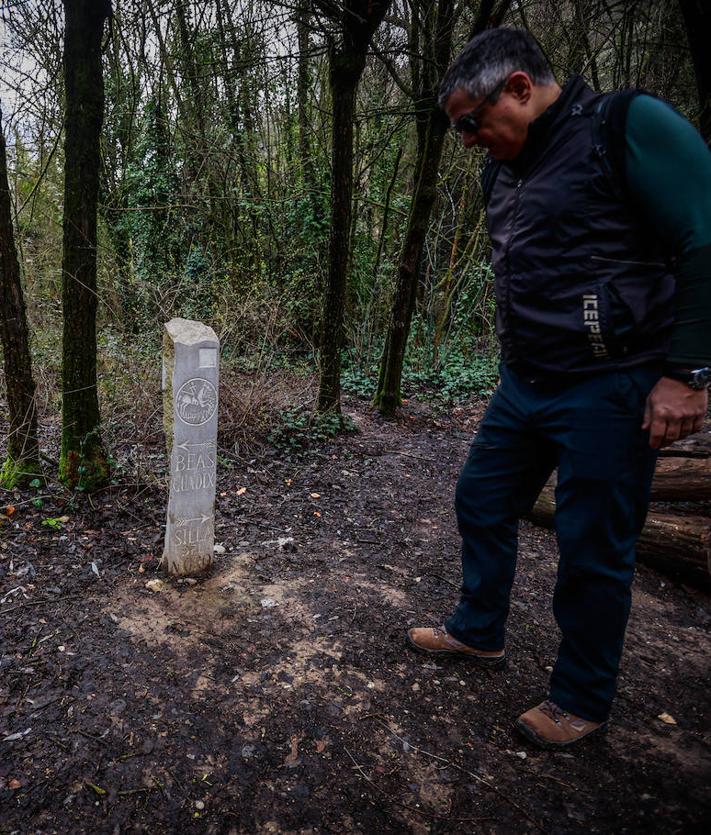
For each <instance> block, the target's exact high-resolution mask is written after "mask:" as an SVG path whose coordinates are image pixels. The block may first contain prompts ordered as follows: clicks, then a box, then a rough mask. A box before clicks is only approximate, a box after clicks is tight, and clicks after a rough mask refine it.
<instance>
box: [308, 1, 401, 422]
mask: <svg viewBox="0 0 711 835" xmlns="http://www.w3.org/2000/svg"><path fill="white" fill-rule="evenodd" d="M389 5H390V2H389V0H346V2H344V3H343V4H342V6H341V12H340V29H341V31H340V33H339V36H340V42H339V43H338V44H337V45H336V44H333V45H332V47H331V50H330V56H329V58H330V62H329V83H330V89H331V100H332V103H333V123H332V128H331V166H332V172H331V232H330V238H329V252H328V280H327V285H326V291H325V294H324V305H323V322H322V328H321V331H322V336H321V352H320V358H321V372H320V379H319V392H318V400H317V403H316V412H317V413H319V414H323V413H326V412H333V413H336V414H340V411H341V348H342V345H343V313H344V309H345V299H346V286H347V278H348V266H349V265H348V253H349V252H350V229H351V216H352V197H353V117H354V113H355V99H356V92H357V90H358V83H359V81H360V78H361V75H362V74H363V70H364V69H365V60H366V56H367V52H368V47H369V45H370V41H371V38H372V37H373V34H374V33H375V30H376V29H377V28H378V26H379V24H380V22H381V21H382V19H383V17H384V16H385V12H386V11H387V8H388V6H389Z"/></svg>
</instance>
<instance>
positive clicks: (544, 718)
mask: <svg viewBox="0 0 711 835" xmlns="http://www.w3.org/2000/svg"><path fill="white" fill-rule="evenodd" d="M606 727H607V722H591V721H590V720H589V719H581V718H580V717H579V716H574V715H573V714H572V713H567V712H566V711H565V710H563V709H562V708H560V707H558V705H557V704H555V703H554V702H551V701H550V700H546V701H545V702H541V704H539V705H538V707H532V708H531V709H530V710H527V711H526V713H524V714H523V715H522V716H519V718H518V720H517V721H516V730H517V731H520V733H522V734H523V735H524V736H525V737H526V738H527V739H530V740H531V742H533V743H535V744H536V745H538V746H539V747H541V748H562V747H565V746H566V745H574V744H575V743H576V742H579V741H580V740H581V739H584V738H585V737H586V736H590V734H594V733H597V732H599V731H603V730H605V728H606Z"/></svg>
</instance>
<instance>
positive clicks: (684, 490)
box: [652, 456, 711, 502]
mask: <svg viewBox="0 0 711 835" xmlns="http://www.w3.org/2000/svg"><path fill="white" fill-rule="evenodd" d="M652 499H654V500H655V501H672V502H674V501H676V502H703V501H708V500H709V499H711V458H700V457H699V458H692V457H688V458H685V457H680V456H674V457H673V458H672V457H664V458H660V459H659V460H658V461H657V468H656V470H655V471H654V479H653V480H652Z"/></svg>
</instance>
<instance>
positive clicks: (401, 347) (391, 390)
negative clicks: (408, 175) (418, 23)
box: [373, 0, 510, 415]
mask: <svg viewBox="0 0 711 835" xmlns="http://www.w3.org/2000/svg"><path fill="white" fill-rule="evenodd" d="M434 3H435V0H431V3H429V4H428V6H429V12H430V13H432V11H433V5H434ZM509 5H510V0H502V2H501V3H500V4H499V6H498V8H497V9H496V10H495V2H494V0H483V2H482V3H481V4H480V6H479V14H478V15H477V18H476V21H475V24H474V26H473V28H472V30H471V32H470V39H471V38H473V37H474V36H475V35H476V34H478V33H479V32H482V31H483V30H484V29H486V28H487V27H488V26H489V25H491V24H492V23H493V24H494V25H499V23H500V21H501V20H502V18H503V15H504V14H505V12H506V10H507V9H508V6H509ZM425 16H426V14H425ZM454 20H455V4H454V2H453V1H452V0H439V2H438V3H437V20H436V23H435V26H434V31H433V28H432V27H428V26H425V27H423V29H422V32H421V36H422V39H423V41H424V43H423V44H422V45H421V50H422V54H423V56H424V59H423V64H422V66H421V67H417V68H416V69H415V71H414V72H413V84H414V85H415V89H416V90H417V85H418V84H419V85H420V89H419V92H417V93H416V101H415V112H416V118H417V122H418V155H417V163H416V166H415V171H416V175H415V189H414V193H413V197H412V203H411V206H410V215H409V218H408V223H407V231H406V233H405V239H404V241H403V245H402V250H401V252H400V261H399V264H398V277H397V285H396V290H395V297H394V300H393V306H392V310H391V314H390V325H389V327H388V333H387V336H386V339H385V347H384V349H383V356H382V358H381V361H380V373H379V378H378V388H377V392H376V394H375V397H374V398H373V405H374V406H375V407H376V408H377V409H378V410H379V411H380V412H381V413H382V414H384V415H392V414H393V413H394V412H395V410H396V409H397V408H398V407H399V406H400V404H401V402H402V395H401V384H402V369H403V365H404V363H405V350H406V347H407V339H408V336H409V334H410V326H411V324H412V316H413V313H414V311H415V301H416V298H417V281H418V276H419V270H420V262H421V260H422V251H423V248H424V244H425V238H426V235H427V229H428V227H429V222H430V216H431V214H432V207H433V206H434V202H435V198H436V196H437V179H438V177H439V165H440V160H441V158H442V148H443V147H444V140H445V136H446V134H447V128H448V127H449V123H448V121H447V118H446V116H445V115H444V113H443V112H442V111H441V110H440V108H439V105H438V103H437V92H438V88H439V84H440V82H441V80H442V77H443V75H444V73H445V71H446V69H447V66H448V64H449V61H450V58H451V54H452V33H453V29H454ZM413 26H415V22H414V10H413ZM429 55H433V56H434V59H433V60H431V61H430V60H428V56H429ZM413 60H415V59H414V58H413Z"/></svg>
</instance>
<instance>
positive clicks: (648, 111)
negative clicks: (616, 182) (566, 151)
mask: <svg viewBox="0 0 711 835" xmlns="http://www.w3.org/2000/svg"><path fill="white" fill-rule="evenodd" d="M626 140H627V146H626V154H625V169H626V174H627V186H628V189H629V192H630V194H631V195H632V197H633V198H634V199H635V202H636V203H637V204H638V205H639V206H640V207H641V208H642V211H643V212H644V213H645V214H646V215H647V217H648V219H649V221H650V223H651V224H652V226H653V227H654V229H655V230H656V231H657V232H658V233H659V235H660V236H661V237H662V238H664V239H665V240H666V242H667V244H668V246H669V248H670V251H671V252H672V253H673V254H674V255H675V256H676V257H677V271H676V277H677V292H676V319H675V323H674V329H673V332H672V345H671V350H670V352H669V355H668V358H667V360H668V362H669V363H670V364H672V365H677V366H679V367H683V368H698V367H700V366H703V365H711V152H709V149H708V148H707V147H706V145H705V144H704V141H703V139H702V138H701V136H700V135H699V133H698V132H697V131H696V129H695V128H694V127H693V126H692V125H691V124H689V122H687V121H686V119H684V117H683V116H681V115H680V114H679V113H677V112H676V111H675V110H674V109H673V108H672V107H670V106H669V105H668V104H665V103H664V102H663V101H660V100H659V99H655V98H652V97H651V96H645V95H641V96H637V97H636V98H634V99H633V100H632V102H631V103H630V107H629V112H628V114H627V124H626Z"/></svg>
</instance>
